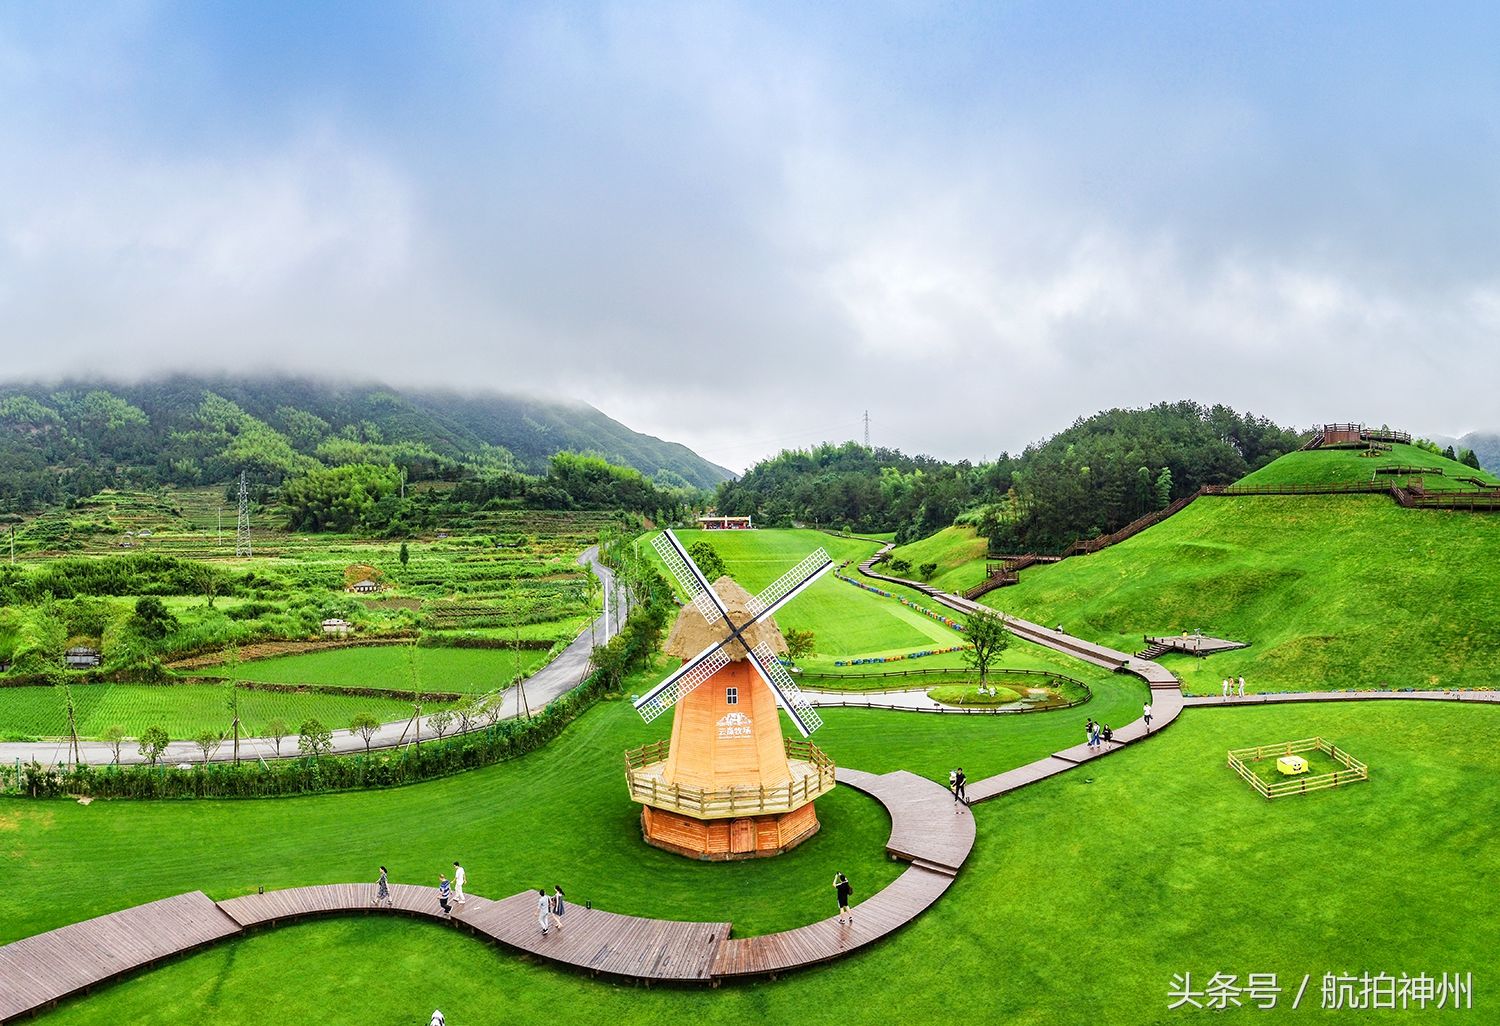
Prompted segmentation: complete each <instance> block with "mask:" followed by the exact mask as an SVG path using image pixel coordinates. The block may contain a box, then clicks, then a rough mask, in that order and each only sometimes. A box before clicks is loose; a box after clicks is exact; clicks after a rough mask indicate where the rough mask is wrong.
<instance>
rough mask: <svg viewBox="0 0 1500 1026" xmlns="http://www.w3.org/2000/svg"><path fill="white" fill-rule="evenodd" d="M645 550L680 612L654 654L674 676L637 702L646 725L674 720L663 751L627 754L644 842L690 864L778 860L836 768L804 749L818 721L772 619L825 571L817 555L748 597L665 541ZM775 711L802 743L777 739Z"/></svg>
mask: <svg viewBox="0 0 1500 1026" xmlns="http://www.w3.org/2000/svg"><path fill="white" fill-rule="evenodd" d="M652 544H653V546H654V547H655V549H656V551H657V553H658V554H659V555H660V556H661V558H662V561H663V562H664V563H665V564H666V566H667V569H668V570H669V571H670V572H671V573H672V575H673V576H674V577H675V578H676V579H677V582H678V584H680V585H681V586H682V588H683V590H684V591H685V592H686V594H687V597H688V599H689V601H688V603H687V604H686V605H685V606H684V607H683V609H682V611H681V612H680V613H679V614H678V617H677V621H676V623H674V624H673V626H672V630H671V632H670V633H669V634H668V636H667V641H666V645H665V646H664V648H665V651H666V652H667V654H669V655H675V656H678V657H679V658H681V659H682V660H683V662H682V665H681V666H680V667H678V668H677V669H676V670H675V671H673V672H672V673H671V674H669V675H668V676H667V677H666V678H665V679H664V680H662V681H661V682H660V683H659V684H657V685H656V686H655V687H653V688H651V689H650V690H649V691H647V692H646V693H645V694H644V695H642V696H640V698H638V699H637V700H636V702H635V707H636V710H637V711H638V712H639V713H640V714H641V718H642V719H644V720H645V721H646V722H648V723H650V722H651V721H653V720H655V719H656V718H657V717H659V716H661V715H662V714H664V713H665V712H667V711H668V710H673V711H674V714H673V722H672V736H671V739H670V741H669V742H657V743H656V744H654V745H646V746H645V747H643V748H640V749H636V750H635V751H632V752H628V753H626V773H627V778H628V780H629V786H630V795H631V798H633V799H634V800H635V801H638V802H640V803H641V804H642V806H643V808H642V810H641V829H642V833H643V834H644V836H645V839H646V840H647V842H649V843H651V844H654V845H656V846H658V847H661V848H666V849H668V850H671V851H676V852H679V853H681V854H685V855H691V856H693V857H696V858H706V859H731V858H752V857H756V856H761V855H774V854H779V853H780V852H783V851H786V850H787V849H788V848H791V847H793V846H795V845H796V844H799V843H801V842H802V841H804V840H806V839H807V838H808V837H811V836H812V835H813V834H814V833H816V832H817V829H818V819H817V814H816V812H815V811H814V809H813V804H812V803H813V801H814V800H815V799H817V798H818V797H820V796H821V795H823V794H826V793H827V792H828V791H830V790H832V789H833V786H834V766H833V763H832V761H831V760H829V759H828V757H827V756H825V755H824V754H823V753H822V752H821V751H819V750H818V748H817V746H816V745H814V744H812V743H811V742H810V741H807V740H805V739H806V738H807V737H808V736H809V735H811V734H812V733H813V731H815V730H817V729H818V728H819V727H820V726H822V721H821V720H820V719H819V717H818V714H817V711H816V710H815V709H813V707H812V706H811V705H810V704H809V703H808V701H807V699H806V698H805V697H804V696H803V695H802V692H801V691H800V689H798V687H797V685H796V682H795V681H793V680H792V677H791V675H790V674H789V673H787V670H786V667H785V666H783V665H782V662H781V659H780V658H779V657H780V656H781V655H782V654H783V653H785V652H786V642H785V641H784V640H783V639H782V637H781V632H780V630H779V629H778V628H777V627H776V622H775V620H774V619H773V615H774V614H775V613H776V612H777V611H778V610H780V609H782V608H784V607H785V606H786V605H787V604H788V603H789V602H791V601H792V599H794V598H796V597H797V596H798V595H799V594H801V593H802V592H803V591H805V590H806V589H807V588H808V587H810V586H811V585H812V584H813V582H814V581H816V580H817V579H818V578H819V577H821V576H822V575H823V574H825V573H826V572H828V570H830V569H832V567H833V562H832V560H830V559H829V558H828V554H827V553H826V552H824V551H823V550H822V549H821V548H820V549H818V550H817V551H815V552H813V553H811V554H810V555H808V556H806V557H805V558H804V559H802V560H801V561H800V562H799V563H797V564H796V565H795V566H793V567H792V568H791V569H790V570H788V571H787V572H786V573H784V574H782V575H781V576H780V577H779V578H777V579H776V580H775V581H774V582H773V583H772V584H771V585H770V586H769V587H768V588H766V589H765V590H764V591H763V592H761V593H760V594H759V595H753V596H752V595H751V594H750V593H749V592H747V591H745V589H744V588H742V587H740V585H738V584H736V583H735V582H734V581H733V580H731V579H730V578H728V577H721V578H720V579H719V580H718V581H716V582H710V581H709V580H708V579H707V578H706V577H704V576H703V573H702V571H701V570H699V569H698V566H697V564H695V563H694V562H693V560H692V557H691V556H689V555H688V553H687V550H686V549H684V548H683V546H682V543H681V542H680V541H678V539H677V536H676V535H674V534H673V533H672V532H671V531H664V532H663V533H662V534H660V535H659V536H657V538H656V539H655V540H654V541H653V543H652ZM778 708H779V709H781V710H784V711H785V712H786V714H787V718H788V719H790V720H791V722H792V725H793V726H794V727H796V728H797V732H798V733H799V734H801V735H802V739H801V740H799V739H786V738H784V737H783V736H782V731H781V719H780V716H779V715H778Z"/></svg>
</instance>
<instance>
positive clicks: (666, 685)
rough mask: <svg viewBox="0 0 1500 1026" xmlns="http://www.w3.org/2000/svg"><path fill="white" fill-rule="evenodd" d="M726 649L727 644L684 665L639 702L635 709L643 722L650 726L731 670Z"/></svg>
mask: <svg viewBox="0 0 1500 1026" xmlns="http://www.w3.org/2000/svg"><path fill="white" fill-rule="evenodd" d="M726 647H727V646H726V644H725V642H723V641H721V642H719V643H717V644H714V645H710V646H708V647H707V648H705V649H704V650H703V651H702V652H699V653H698V654H697V655H695V656H693V658H691V659H689V660H688V661H687V662H685V663H683V664H682V667H681V668H680V669H678V670H676V671H674V672H673V673H671V674H669V675H668V676H667V678H666V679H665V680H663V681H662V682H661V683H660V684H658V685H656V687H654V688H652V689H651V690H650V691H648V692H646V693H645V694H644V695H642V696H641V697H640V698H637V699H636V700H635V709H636V712H638V713H640V714H641V719H643V720H645V721H646V722H647V723H650V722H651V721H652V720H654V719H656V718H657V717H658V716H660V715H661V714H662V713H664V712H666V711H667V710H668V709H670V708H672V706H674V705H676V704H677V703H678V702H679V701H680V700H681V699H682V696H683V695H686V694H687V693H688V692H689V691H692V690H694V689H695V688H697V687H698V686H699V685H700V684H702V683H703V682H704V681H706V680H708V678H710V677H712V676H713V675H714V674H716V673H718V672H719V671H720V670H722V669H723V668H724V667H726V666H728V665H729V653H727V652H725V651H724V649H725V648H726Z"/></svg>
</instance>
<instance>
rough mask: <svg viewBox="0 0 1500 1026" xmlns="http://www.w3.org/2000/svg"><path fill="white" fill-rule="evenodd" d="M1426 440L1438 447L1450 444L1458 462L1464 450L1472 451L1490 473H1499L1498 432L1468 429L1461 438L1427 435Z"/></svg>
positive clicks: (1499, 438) (1499, 444)
mask: <svg viewBox="0 0 1500 1026" xmlns="http://www.w3.org/2000/svg"><path fill="white" fill-rule="evenodd" d="M1427 437H1428V440H1429V441H1431V442H1433V443H1434V444H1436V445H1437V446H1438V447H1439V448H1442V447H1446V446H1452V448H1453V452H1454V455H1455V456H1456V457H1457V458H1458V459H1459V461H1460V462H1467V461H1466V460H1464V459H1463V454H1464V452H1465V451H1468V452H1472V453H1473V454H1474V457H1475V459H1477V460H1478V461H1479V465H1480V466H1481V467H1482V468H1484V469H1485V470H1488V471H1489V472H1490V473H1492V474H1496V473H1500V433H1496V432H1494V431H1470V432H1469V433H1468V434H1466V435H1464V436H1463V437H1462V438H1450V437H1448V436H1447V435H1428V436H1427Z"/></svg>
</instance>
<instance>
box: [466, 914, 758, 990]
mask: <svg viewBox="0 0 1500 1026" xmlns="http://www.w3.org/2000/svg"><path fill="white" fill-rule="evenodd" d="M536 899H537V893H536V891H522V892H521V893H520V894H515V895H512V896H511V897H509V898H506V899H505V900H503V901H492V902H487V903H486V904H484V905H482V906H480V907H478V908H465V910H464V911H463V912H462V913H461V914H459V915H455V916H454V917H453V918H454V921H455V922H459V921H461V922H462V923H463V924H464V925H465V926H468V927H469V928H470V929H471V930H474V931H475V932H476V933H480V934H483V935H484V936H486V937H488V938H490V939H491V940H494V941H497V942H499V943H500V944H503V945H505V946H506V947H508V948H516V949H518V950H520V951H525V952H528V953H529V954H532V955H536V956H537V957H539V958H545V959H548V960H550V961H553V962H561V963H563V964H564V965H569V966H572V967H573V968H575V969H583V970H586V971H587V972H589V973H605V974H607V975H610V976H621V977H626V978H628V979H632V980H673V981H677V982H688V983H703V982H707V981H708V980H709V979H710V970H711V968H712V966H713V961H714V956H715V954H717V952H718V949H719V945H720V944H721V943H723V941H724V939H725V938H726V937H728V936H729V924H728V923H695V922H678V921H675V920H668V919H646V918H644V917H642V916H626V915H620V914H619V913H617V912H606V911H604V910H603V909H598V908H584V907H582V906H581V905H574V906H570V907H569V908H568V910H567V915H565V916H564V917H563V925H562V926H561V927H555V928H554V929H552V930H550V931H549V932H548V933H547V936H545V937H544V936H542V931H541V928H540V927H539V926H538V925H537V907H536ZM473 902H474V899H473V898H472V897H471V898H470V899H469V904H470V905H471V906H472V905H473Z"/></svg>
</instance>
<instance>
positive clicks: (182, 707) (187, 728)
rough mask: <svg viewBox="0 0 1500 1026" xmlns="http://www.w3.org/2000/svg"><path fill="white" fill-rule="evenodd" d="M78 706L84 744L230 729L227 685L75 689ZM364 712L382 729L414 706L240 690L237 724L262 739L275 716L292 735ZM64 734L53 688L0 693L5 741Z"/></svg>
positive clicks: (0, 722) (335, 724)
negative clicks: (114, 733)
mask: <svg viewBox="0 0 1500 1026" xmlns="http://www.w3.org/2000/svg"><path fill="white" fill-rule="evenodd" d="M73 706H74V715H75V717H76V720H77V723H78V736H79V737H81V738H84V739H90V738H97V737H99V736H101V735H102V734H103V733H104V731H105V730H107V729H108V728H110V727H121V728H123V729H124V731H125V733H126V734H128V735H131V736H136V735H139V734H140V733H141V731H143V730H145V729H146V728H147V727H151V726H158V727H163V728H165V729H166V731H167V733H168V734H170V735H171V736H172V737H174V738H180V739H186V738H191V737H193V736H194V735H196V734H198V733H200V732H201V731H205V730H216V731H217V730H226V729H228V726H229V713H228V712H227V711H226V709H225V689H224V687H223V685H211V684H167V685H154V684H75V685H73ZM365 712H367V713H370V714H371V715H373V716H375V717H376V718H377V719H379V720H380V721H381V722H382V723H384V722H388V721H390V720H399V719H403V718H405V717H407V716H410V715H411V704H410V703H409V702H407V701H405V700H403V699H400V698H369V697H363V696H353V695H322V694H311V693H305V692H304V693H278V692H270V691H252V690H249V689H241V690H240V722H241V724H242V733H244V734H245V735H256V734H261V733H263V732H264V730H263V728H264V727H265V725H266V724H267V723H269V722H270V721H271V720H272V719H274V718H278V717H279V718H280V719H282V720H284V721H285V722H286V723H288V724H289V725H290V726H291V727H292V729H293V732H294V733H295V730H296V727H297V725H298V724H299V723H302V722H303V721H305V720H307V719H311V718H316V719H319V720H321V721H322V722H323V723H324V724H325V725H326V726H328V727H331V728H334V729H339V728H343V727H347V726H348V725H349V721H350V720H352V719H353V718H354V717H355V716H356V715H357V714H359V713H365ZM67 731H68V723H67V717H66V714H65V712H64V711H63V699H62V695H61V694H60V693H59V691H58V690H57V689H56V688H52V687H18V688H4V689H0V738H3V739H5V740H30V739H32V738H37V737H61V736H63V735H65V734H66V733H67ZM293 746H294V747H295V739H294V740H293ZM126 750H127V751H134V750H135V748H134V745H130V744H127V745H126Z"/></svg>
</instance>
